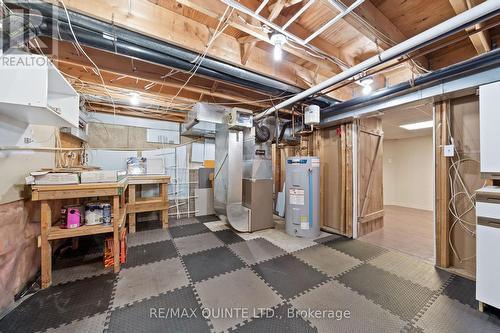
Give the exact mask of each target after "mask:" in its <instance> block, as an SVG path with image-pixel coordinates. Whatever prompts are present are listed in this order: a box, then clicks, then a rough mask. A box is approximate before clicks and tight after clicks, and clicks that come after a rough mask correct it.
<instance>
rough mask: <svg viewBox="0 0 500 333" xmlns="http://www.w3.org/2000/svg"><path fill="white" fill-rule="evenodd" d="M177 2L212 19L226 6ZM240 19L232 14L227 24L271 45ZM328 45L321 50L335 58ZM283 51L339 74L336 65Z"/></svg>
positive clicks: (194, 0) (295, 51) (300, 52)
mask: <svg viewBox="0 0 500 333" xmlns="http://www.w3.org/2000/svg"><path fill="white" fill-rule="evenodd" d="M177 2H178V3H180V4H182V5H184V6H186V7H189V8H192V9H194V10H196V11H199V12H200V13H203V14H205V15H207V16H210V17H212V18H219V17H220V16H221V15H222V13H223V12H224V10H225V8H226V5H224V4H223V3H222V2H220V1H212V0H210V2H207V1H206V0H177ZM274 8H278V9H279V7H274ZM282 8H283V7H281V9H282ZM281 9H280V11H281ZM271 14H272V13H271ZM278 15H279V13H278ZM278 15H276V17H275V18H274V20H275V19H277V17H278ZM242 17H243V15H241V14H240V13H234V14H233V18H232V19H231V20H230V21H229V22H228V24H229V25H230V26H231V27H233V28H235V29H238V30H240V31H242V32H244V33H246V34H248V35H250V36H252V37H255V38H257V39H258V40H261V41H263V42H266V43H268V44H271V45H272V43H271V40H270V38H269V36H268V34H267V33H265V32H264V31H262V30H261V29H258V28H256V27H253V26H252V25H249V24H247V23H245V22H243V21H242V19H241V18H242ZM244 19H245V20H248V21H250V18H244ZM247 38H248V37H247ZM245 42H246V41H245ZM328 45H329V48H323V49H322V50H323V51H325V52H326V50H328V53H329V54H331V55H332V56H335V57H337V56H338V55H339V54H340V50H339V49H338V48H336V47H332V45H330V44H328ZM283 50H284V51H285V52H288V53H290V54H292V55H294V56H296V57H298V58H301V59H303V60H306V61H308V62H310V63H313V64H316V65H320V66H322V67H324V68H328V69H329V70H330V71H332V72H333V73H339V72H340V71H341V69H340V67H339V66H338V65H336V64H334V63H333V62H328V61H324V60H322V59H319V58H317V57H313V56H311V55H309V54H308V53H307V52H306V51H305V50H300V49H296V48H293V47H291V46H288V45H284V46H283Z"/></svg>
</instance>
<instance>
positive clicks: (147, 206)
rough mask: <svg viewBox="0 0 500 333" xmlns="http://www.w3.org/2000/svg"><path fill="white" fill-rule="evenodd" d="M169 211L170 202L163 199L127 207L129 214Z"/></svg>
mask: <svg viewBox="0 0 500 333" xmlns="http://www.w3.org/2000/svg"><path fill="white" fill-rule="evenodd" d="M165 209H168V202H166V201H164V200H162V199H157V198H155V199H150V200H140V201H136V202H135V203H129V204H128V205H127V212H128V213H143V212H154V211H157V210H165Z"/></svg>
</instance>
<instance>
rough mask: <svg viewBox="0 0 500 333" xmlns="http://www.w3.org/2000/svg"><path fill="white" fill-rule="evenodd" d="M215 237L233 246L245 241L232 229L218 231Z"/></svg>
mask: <svg viewBox="0 0 500 333" xmlns="http://www.w3.org/2000/svg"><path fill="white" fill-rule="evenodd" d="M214 235H215V236H217V237H218V238H219V239H220V240H221V241H223V242H224V243H225V244H233V243H238V242H242V241H244V239H243V238H241V237H240V236H238V234H237V233H235V232H234V231H232V230H230V229H226V230H220V231H216V232H214Z"/></svg>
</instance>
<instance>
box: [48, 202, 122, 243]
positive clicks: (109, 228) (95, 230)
mask: <svg viewBox="0 0 500 333" xmlns="http://www.w3.org/2000/svg"><path fill="white" fill-rule="evenodd" d="M125 217H126V212H125V209H120V216H119V217H118V223H119V229H121V228H123V226H124V225H125V223H124V222H125ZM114 221H115V219H114V218H113V223H114ZM110 232H113V224H111V225H103V224H96V225H82V226H81V227H79V228H74V229H62V228H61V227H59V225H54V226H52V227H50V229H49V234H48V239H49V240H54V239H63V238H71V237H79V236H88V235H98V234H105V233H110Z"/></svg>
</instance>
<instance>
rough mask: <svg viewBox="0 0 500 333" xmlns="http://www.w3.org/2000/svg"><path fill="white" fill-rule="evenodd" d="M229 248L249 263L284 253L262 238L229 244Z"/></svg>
mask: <svg viewBox="0 0 500 333" xmlns="http://www.w3.org/2000/svg"><path fill="white" fill-rule="evenodd" d="M229 248H230V249H231V250H232V251H233V252H234V253H236V254H237V255H238V256H239V257H240V258H241V259H243V261H245V262H246V263H247V264H249V265H253V264H255V263H258V262H261V261H264V260H268V259H271V258H274V257H278V256H281V255H284V254H286V252H285V251H283V250H282V249H280V248H279V247H277V246H276V245H274V244H273V243H271V242H269V241H267V240H265V239H264V238H256V239H251V240H248V241H246V242H239V243H235V244H231V245H229Z"/></svg>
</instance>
